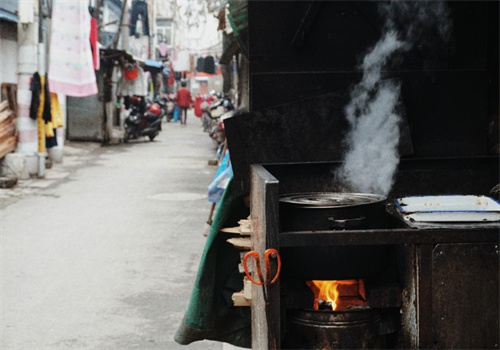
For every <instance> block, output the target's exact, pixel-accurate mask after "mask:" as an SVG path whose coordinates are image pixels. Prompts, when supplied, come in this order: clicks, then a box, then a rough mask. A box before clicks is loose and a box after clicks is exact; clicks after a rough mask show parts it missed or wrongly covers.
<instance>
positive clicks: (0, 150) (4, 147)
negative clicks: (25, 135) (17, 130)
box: [0, 137, 17, 158]
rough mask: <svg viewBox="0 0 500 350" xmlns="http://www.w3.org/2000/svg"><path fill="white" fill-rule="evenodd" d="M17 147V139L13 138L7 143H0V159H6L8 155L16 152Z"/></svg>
mask: <svg viewBox="0 0 500 350" xmlns="http://www.w3.org/2000/svg"><path fill="white" fill-rule="evenodd" d="M16 146H17V138H16V137H11V138H9V139H7V140H6V141H3V142H1V143H0V158H3V157H5V155H6V154H8V153H10V152H14V151H15V150H16Z"/></svg>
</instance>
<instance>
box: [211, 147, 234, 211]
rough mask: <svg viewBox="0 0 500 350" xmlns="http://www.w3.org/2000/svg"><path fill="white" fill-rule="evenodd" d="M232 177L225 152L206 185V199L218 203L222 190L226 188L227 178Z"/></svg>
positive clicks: (227, 153) (227, 154)
mask: <svg viewBox="0 0 500 350" xmlns="http://www.w3.org/2000/svg"><path fill="white" fill-rule="evenodd" d="M232 177H233V168H232V166H231V162H230V160H229V152H226V154H225V155H224V158H223V159H222V162H221V164H220V165H219V168H218V169H217V172H216V173H215V176H214V179H213V180H212V182H211V183H210V185H209V186H208V201H209V202H212V203H219V202H220V199H221V198H222V195H223V194H224V191H225V190H226V187H227V184H228V183H229V180H230V179H231V178H232Z"/></svg>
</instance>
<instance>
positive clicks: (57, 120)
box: [50, 92, 64, 129]
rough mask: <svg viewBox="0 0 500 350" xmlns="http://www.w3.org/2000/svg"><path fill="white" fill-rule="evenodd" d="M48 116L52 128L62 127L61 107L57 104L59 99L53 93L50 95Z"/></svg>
mask: <svg viewBox="0 0 500 350" xmlns="http://www.w3.org/2000/svg"><path fill="white" fill-rule="evenodd" d="M50 114H51V117H52V125H53V126H54V128H56V129H57V128H61V127H63V125H64V120H63V115H62V110H61V105H60V104H59V99H58V98H57V94H56V93H54V92H51V93H50Z"/></svg>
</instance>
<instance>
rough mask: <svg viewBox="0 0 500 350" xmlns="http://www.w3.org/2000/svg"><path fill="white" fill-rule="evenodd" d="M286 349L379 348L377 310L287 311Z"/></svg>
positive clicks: (380, 338) (378, 318)
mask: <svg viewBox="0 0 500 350" xmlns="http://www.w3.org/2000/svg"><path fill="white" fill-rule="evenodd" d="M285 338H286V340H285V347H286V348H289V349H380V348H382V346H383V338H382V336H381V335H380V316H379V314H378V312H377V311H376V310H373V309H366V310H346V311H318V310H313V309H291V310H288V312H287V334H286V337H285Z"/></svg>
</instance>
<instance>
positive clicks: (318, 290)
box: [306, 279, 368, 311]
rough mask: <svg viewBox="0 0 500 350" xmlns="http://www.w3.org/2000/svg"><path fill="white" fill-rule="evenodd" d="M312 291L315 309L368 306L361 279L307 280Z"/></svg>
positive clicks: (344, 308) (341, 309)
mask: <svg viewBox="0 0 500 350" xmlns="http://www.w3.org/2000/svg"><path fill="white" fill-rule="evenodd" d="M306 284H307V286H308V287H309V288H311V290H312V291H313V293H314V305H313V308H314V309H315V310H331V311H343V310H348V309H352V308H363V307H364V306H368V301H367V299H366V291H365V283H364V281H363V280H362V279H349V280H333V281H315V280H313V281H307V282H306Z"/></svg>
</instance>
